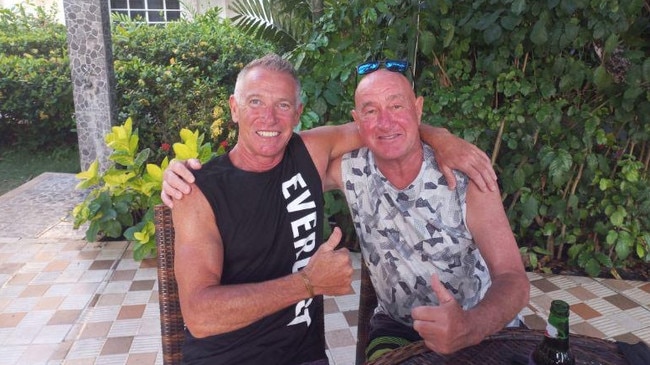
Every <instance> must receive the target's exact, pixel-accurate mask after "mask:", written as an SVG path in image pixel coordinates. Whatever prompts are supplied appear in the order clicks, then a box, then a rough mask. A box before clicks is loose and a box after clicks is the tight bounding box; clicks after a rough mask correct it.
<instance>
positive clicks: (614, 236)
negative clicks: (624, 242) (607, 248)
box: [605, 230, 618, 245]
mask: <svg viewBox="0 0 650 365" xmlns="http://www.w3.org/2000/svg"><path fill="white" fill-rule="evenodd" d="M616 240H618V232H616V231H614V230H611V231H609V232H607V237H606V238H605V242H607V244H608V245H613V244H614V243H616Z"/></svg>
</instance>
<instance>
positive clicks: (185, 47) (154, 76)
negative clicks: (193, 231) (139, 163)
mask: <svg viewBox="0 0 650 365" xmlns="http://www.w3.org/2000/svg"><path fill="white" fill-rule="evenodd" d="M218 13H219V9H218V8H215V9H213V10H210V11H208V12H207V13H205V14H203V15H199V16H197V17H196V18H195V20H193V21H178V22H173V23H169V24H167V25H165V26H162V27H159V26H148V25H146V24H143V23H138V22H134V21H130V20H128V19H122V21H120V22H119V23H117V24H115V25H114V26H113V31H112V34H113V52H114V59H115V75H116V80H117V91H116V92H117V104H118V107H119V118H120V119H122V120H124V119H126V118H128V117H131V118H133V120H134V122H135V123H137V125H136V126H137V127H138V128H139V130H140V139H141V142H142V144H143V145H144V146H147V147H149V148H151V149H152V150H153V151H156V150H158V149H159V147H160V146H161V145H162V144H163V143H168V142H169V141H170V140H171V139H172V138H173V136H174V133H175V131H178V130H180V128H191V129H196V130H198V131H200V132H201V133H203V134H205V135H206V136H217V135H219V136H220V137H219V138H221V140H218V141H215V142H216V143H217V144H218V143H221V142H223V141H227V142H232V141H233V138H234V135H229V134H228V133H223V134H219V133H218V132H219V131H220V130H221V129H223V128H225V129H228V130H230V129H234V125H232V124H229V123H228V122H229V121H230V109H229V107H228V97H229V95H230V94H231V93H232V92H233V90H234V85H235V79H236V77H237V74H238V73H239V70H241V68H242V67H244V65H245V64H247V63H248V62H250V61H251V60H253V59H254V58H257V57H259V56H261V55H263V54H266V53H268V52H271V51H272V50H273V47H272V46H271V45H270V44H269V43H267V42H263V41H259V40H255V39H254V38H252V37H250V36H246V35H244V34H242V32H241V31H239V30H238V29H237V28H235V27H234V26H233V25H232V24H231V23H230V22H229V21H228V20H223V19H220V18H219V17H218Z"/></svg>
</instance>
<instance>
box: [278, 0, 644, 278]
mask: <svg viewBox="0 0 650 365" xmlns="http://www.w3.org/2000/svg"><path fill="white" fill-rule="evenodd" d="M328 4H329V5H330V6H329V7H328V8H326V9H325V13H324V15H323V16H322V17H321V19H320V21H319V22H318V23H317V24H316V28H315V30H314V33H313V36H312V37H311V39H310V40H309V41H308V42H305V43H303V44H300V45H298V47H296V48H295V49H294V50H293V51H292V52H291V53H290V56H291V58H292V59H293V60H294V62H295V63H296V64H298V65H299V66H300V68H301V70H303V75H302V78H303V85H304V88H305V90H304V91H305V94H306V95H307V96H309V103H308V104H307V107H306V112H307V113H309V114H310V115H311V116H312V118H311V120H310V122H311V123H316V124H320V123H323V121H330V122H334V123H340V122H343V121H347V120H349V110H350V109H351V107H352V104H351V101H352V92H353V89H354V86H355V74H354V71H353V70H354V66H355V65H356V64H358V63H360V62H363V61H365V60H366V59H368V58H373V59H384V58H408V59H409V60H410V61H411V63H412V65H413V68H414V72H415V86H416V90H417V92H418V93H419V94H422V95H424V96H425V110H424V117H423V121H424V122H426V123H430V124H434V125H442V126H446V127H447V128H449V129H450V130H451V131H452V132H454V133H456V134H459V135H461V136H463V137H464V138H466V139H467V140H469V141H471V142H473V143H476V144H477V145H479V146H480V147H481V148H483V149H484V150H486V151H488V152H489V154H490V155H491V156H492V159H493V161H494V164H495V169H496V170H497V172H498V174H499V176H500V183H501V188H502V191H503V201H504V204H505V207H506V209H507V213H508V216H509V217H510V222H511V225H512V227H513V230H514V232H515V234H516V236H517V238H518V241H519V244H520V247H521V251H522V254H523V255H524V256H525V258H526V262H527V264H528V266H529V267H530V268H534V269H545V268H546V266H547V265H548V264H549V262H550V261H552V260H567V262H568V263H569V264H570V265H574V266H575V267H577V268H581V269H583V270H585V272H587V273H588V274H590V275H599V274H601V273H602V272H607V271H610V272H612V273H613V274H614V275H616V270H617V269H620V268H626V267H628V266H632V265H634V264H635V263H638V262H646V263H647V262H650V218H649V217H650V190H649V188H648V185H649V184H648V180H649V171H650V168H649V165H650V142H649V140H650V57H649V56H650V41H649V40H650V26H649V25H650V13H649V9H648V8H647V2H646V3H644V1H642V0H632V1H625V2H622V1H616V0H594V1H585V0H571V1H563V0H554V1H544V2H530V1H524V0H490V1H487V0H476V1H472V2H454V1H451V0H425V1H410V0H403V1H399V0H384V1H365V0H362V1H355V2H340V3H328ZM314 121H315V122H314ZM309 126H310V125H307V126H306V127H309ZM334 206H336V205H334Z"/></svg>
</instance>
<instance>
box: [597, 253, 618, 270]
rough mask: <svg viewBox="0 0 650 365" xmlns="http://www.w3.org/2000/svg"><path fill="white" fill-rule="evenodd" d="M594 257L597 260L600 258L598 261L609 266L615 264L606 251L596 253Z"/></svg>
mask: <svg viewBox="0 0 650 365" xmlns="http://www.w3.org/2000/svg"><path fill="white" fill-rule="evenodd" d="M594 257H595V258H596V260H598V262H599V263H600V264H601V265H603V266H605V267H607V268H610V267H612V266H614V264H613V263H612V259H610V258H609V256H607V255H605V254H604V253H600V252H599V253H596V254H595V255H594Z"/></svg>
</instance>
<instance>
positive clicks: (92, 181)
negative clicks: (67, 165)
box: [75, 160, 99, 189]
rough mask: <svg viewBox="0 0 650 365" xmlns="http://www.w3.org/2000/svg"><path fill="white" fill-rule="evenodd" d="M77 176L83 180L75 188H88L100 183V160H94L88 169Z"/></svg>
mask: <svg viewBox="0 0 650 365" xmlns="http://www.w3.org/2000/svg"><path fill="white" fill-rule="evenodd" d="M75 177H76V178H77V179H80V180H82V181H81V182H79V183H78V184H77V186H76V187H75V189H88V188H90V187H91V186H93V185H97V183H99V161H97V160H95V161H93V162H92V163H91V164H90V166H88V170H86V171H82V172H80V173H78V174H76V175H75Z"/></svg>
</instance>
